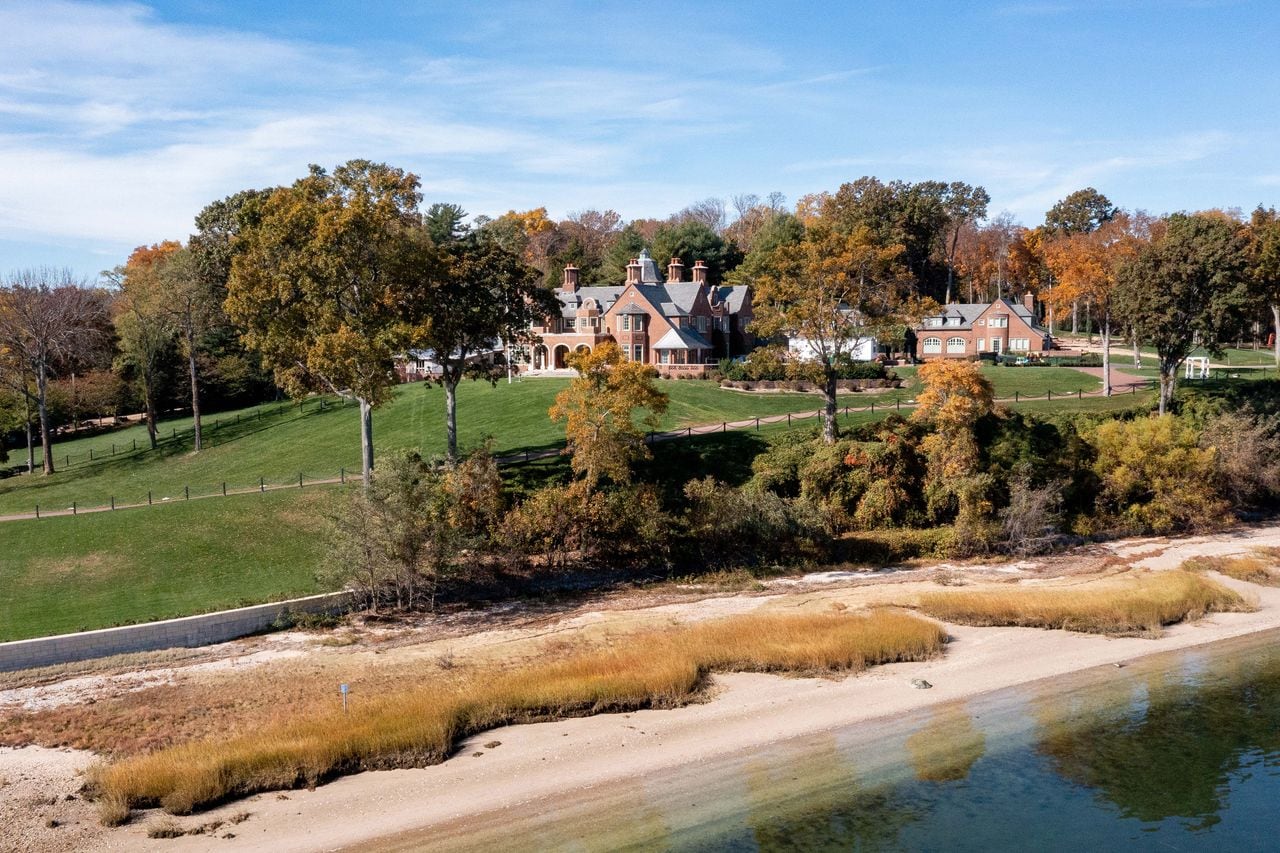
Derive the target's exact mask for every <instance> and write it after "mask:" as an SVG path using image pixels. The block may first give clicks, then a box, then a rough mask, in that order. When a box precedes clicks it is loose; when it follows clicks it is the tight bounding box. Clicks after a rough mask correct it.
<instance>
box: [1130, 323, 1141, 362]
mask: <svg viewBox="0 0 1280 853" xmlns="http://www.w3.org/2000/svg"><path fill="white" fill-rule="evenodd" d="M1129 340H1130V341H1131V342H1132V343H1133V366H1134V367H1142V347H1140V346H1139V345H1138V329H1137V328H1136V327H1134V326H1130V327H1129Z"/></svg>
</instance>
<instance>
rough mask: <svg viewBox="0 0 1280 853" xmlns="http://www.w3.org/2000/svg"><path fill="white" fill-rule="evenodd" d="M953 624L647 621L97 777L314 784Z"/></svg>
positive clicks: (240, 789)
mask: <svg viewBox="0 0 1280 853" xmlns="http://www.w3.org/2000/svg"><path fill="white" fill-rule="evenodd" d="M945 639H946V634H945V632H944V631H943V630H942V629H941V628H940V627H939V626H938V625H936V624H933V623H931V622H929V621H927V620H924V619H921V618H920V617H918V616H915V615H913V614H909V613H903V612H901V611H895V610H885V609H878V610H874V611H870V612H863V613H856V614H841V613H822V614H805V615H759V614H752V615H747V616H737V617H731V618H727V619H721V620H715V621H709V622H704V623H699V624H695V625H690V626H685V627H679V628H675V629H671V630H665V631H646V632H642V633H639V634H633V635H630V636H627V637H625V638H622V639H621V640H619V641H617V642H615V643H614V644H612V645H610V646H609V647H606V648H596V649H591V650H587V651H579V652H575V653H573V654H570V655H568V656H566V657H564V658H563V659H560V660H556V661H548V662H544V663H536V662H535V663H530V664H526V665H524V666H521V667H517V668H514V669H511V670H509V671H506V672H501V673H497V674H484V673H480V674H470V675H460V676H459V677H458V678H456V679H449V680H446V681H444V682H443V683H440V680H439V678H438V674H437V673H438V670H437V671H436V673H433V675H434V676H435V677H434V678H433V683H432V684H431V685H429V686H426V685H424V686H420V687H416V688H413V689H407V690H401V691H399V692H396V693H391V694H388V695H384V696H382V697H379V698H376V699H369V700H366V701H363V702H355V703H353V707H352V709H351V712H350V713H349V714H346V715H344V714H343V713H342V712H341V711H328V710H326V711H321V710H319V709H314V708H313V709H306V710H300V711H295V712H294V713H292V714H291V715H287V716H281V717H279V718H277V719H276V720H275V721H274V722H273V723H271V724H268V725H264V726H261V727H258V728H257V729H256V730H254V731H252V732H246V733H244V734H241V735H239V736H235V737H231V738H227V739H207V740H202V741H195V742H190V743H185V744H179V745H176V746H171V747H168V748H165V749H160V750H157V751H155V752H152V753H150V754H147V755H140V756H136V757H132V758H126V759H123V760H120V761H117V762H115V763H113V764H110V765H105V766H101V767H99V768H97V769H96V770H95V771H94V773H93V774H92V779H91V787H92V789H93V790H94V791H95V792H96V794H97V795H98V796H99V797H101V798H103V799H104V801H107V802H111V803H114V804H117V808H116V810H115V811H116V813H117V814H118V813H119V809H120V806H121V805H123V806H124V807H126V808H127V807H150V806H160V807H162V808H164V809H165V811H168V812H170V813H172V814H187V813H190V812H192V811H194V810H197V809H200V808H204V807H208V806H211V805H213V804H215V803H218V802H220V801H223V800H226V799H228V798H232V797H236V796H243V795H248V794H252V793H256V792H260V791H267V790H276V789H281V788H295V787H301V786H313V785H316V784H318V783H320V782H323V781H325V780H326V779H330V778H333V777H335V776H338V775H342V774H345V773H353V772H357V771H361V770H370V769H384V768H392V767H418V766H424V765H428V764H435V763H438V762H441V761H443V760H444V759H445V758H447V757H448V756H449V755H450V754H451V753H452V752H453V750H454V749H455V746H456V744H457V743H458V742H459V741H460V740H461V739H463V738H465V737H468V736H470V735H473V734H476V733H478V732H483V731H486V730H489V729H493V728H496V727H498V726H502V725H507V724H510V723H518V722H531V721H538V720H551V719H559V718H564V717H571V716H583V715H588V714H596V713H602V712H608V711H622V710H634V709H640V708H670V707H675V706H678V705H682V704H686V703H688V702H689V701H691V700H693V699H694V698H695V697H696V696H697V694H698V692H699V690H700V689H701V688H702V687H703V685H704V684H705V682H706V677H707V675H708V674H710V673H712V672H745V671H752V672H795V673H831V672H856V671H859V670H862V669H864V668H866V667H868V666H874V665H876V664H883V663H891V662H895V661H912V660H923V659H926V658H929V657H932V656H934V655H936V654H938V653H939V652H940V650H941V649H942V645H943V643H944V641H945Z"/></svg>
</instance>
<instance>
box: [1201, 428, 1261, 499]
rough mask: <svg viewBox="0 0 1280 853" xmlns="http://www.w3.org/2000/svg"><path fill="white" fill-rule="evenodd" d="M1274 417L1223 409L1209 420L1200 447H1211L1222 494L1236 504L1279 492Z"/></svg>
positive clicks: (1209, 448)
mask: <svg viewBox="0 0 1280 853" xmlns="http://www.w3.org/2000/svg"><path fill="white" fill-rule="evenodd" d="M1277 426H1278V424H1277V419H1276V418H1275V417H1274V416H1273V417H1266V416H1262V415H1254V414H1251V413H1249V412H1224V413H1222V414H1219V415H1217V416H1215V417H1212V418H1210V419H1209V421H1208V423H1207V424H1206V425H1205V428H1204V432H1202V433H1201V434H1200V446H1201V447H1202V448H1204V449H1206V450H1212V451H1213V454H1214V457H1213V461H1214V469H1215V471H1216V473H1217V479H1218V484H1219V487H1220V488H1221V490H1222V493H1223V494H1224V495H1225V496H1226V498H1227V499H1228V500H1230V501H1231V502H1232V503H1233V504H1235V505H1237V506H1242V505H1248V504H1256V503H1259V502H1261V501H1264V500H1266V499H1267V498H1271V497H1275V496H1276V495H1278V494H1280V430H1278V429H1277Z"/></svg>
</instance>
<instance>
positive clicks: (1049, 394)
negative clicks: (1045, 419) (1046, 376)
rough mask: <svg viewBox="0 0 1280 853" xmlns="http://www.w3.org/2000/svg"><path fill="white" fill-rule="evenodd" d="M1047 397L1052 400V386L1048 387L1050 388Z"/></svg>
mask: <svg viewBox="0 0 1280 853" xmlns="http://www.w3.org/2000/svg"><path fill="white" fill-rule="evenodd" d="M1047 399H1049V400H1052V399H1053V389H1052V388H1050V389H1049V391H1048V397H1047Z"/></svg>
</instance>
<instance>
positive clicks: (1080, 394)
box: [1076, 388, 1084, 400]
mask: <svg viewBox="0 0 1280 853" xmlns="http://www.w3.org/2000/svg"><path fill="white" fill-rule="evenodd" d="M1076 399H1077V400H1083V399H1084V389H1083V388H1077V389H1076Z"/></svg>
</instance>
